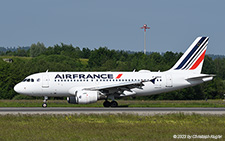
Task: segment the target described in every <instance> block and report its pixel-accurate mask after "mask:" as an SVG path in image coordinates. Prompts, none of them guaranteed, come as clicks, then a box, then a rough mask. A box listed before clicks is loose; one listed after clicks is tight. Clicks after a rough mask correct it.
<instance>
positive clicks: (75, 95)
mask: <svg viewBox="0 0 225 141" xmlns="http://www.w3.org/2000/svg"><path fill="white" fill-rule="evenodd" d="M208 41H209V38H208V37H198V38H196V39H195V41H194V42H193V43H192V44H191V46H190V47H189V48H188V49H187V51H186V52H185V53H184V54H183V56H182V57H181V58H180V59H179V60H178V62H177V63H176V64H175V65H174V66H173V67H172V68H171V69H170V70H168V71H164V72H151V71H149V70H140V71H138V72H135V71H133V72H48V71H46V72H43V73H36V74H32V75H30V76H28V77H26V78H25V79H24V80H23V81H22V82H20V83H18V84H17V85H16V86H15V87H14V90H15V91H16V92H17V93H20V94H24V95H30V96H43V97H44V102H43V104H42V106H43V107H47V103H46V102H47V99H48V97H67V101H68V103H71V104H88V103H94V102H97V100H105V101H104V103H103V105H104V107H117V106H118V103H117V102H116V101H115V98H118V97H126V96H147V95H154V94H160V93H164V92H169V91H173V90H178V89H182V88H186V87H191V86H195V85H197V84H201V83H203V82H206V81H210V80H212V79H213V76H214V75H209V74H201V70H202V65H203V61H204V57H205V52H206V49H207V45H208ZM109 99H110V100H111V102H110V101H108V100H109Z"/></svg>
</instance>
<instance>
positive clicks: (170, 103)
mask: <svg viewBox="0 0 225 141" xmlns="http://www.w3.org/2000/svg"><path fill="white" fill-rule="evenodd" d="M103 102H104V101H103V100H101V101H98V102H97V103H92V104H68V103H67V101H66V100H48V107H103V105H102V103H103ZM117 102H118V103H119V106H120V107H213V108H216V107H225V101H223V100H208V101H205V100H158V101H157V100H118V101H117ZM42 103H43V100H0V107H40V106H41V105H42Z"/></svg>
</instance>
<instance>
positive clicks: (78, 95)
mask: <svg viewBox="0 0 225 141" xmlns="http://www.w3.org/2000/svg"><path fill="white" fill-rule="evenodd" d="M101 97H102V96H101V95H100V92H99V91H76V92H75V95H74V96H70V97H67V102H68V103H70V104H88V103H94V102H97V100H98V99H101Z"/></svg>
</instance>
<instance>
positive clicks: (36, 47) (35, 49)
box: [30, 42, 46, 57]
mask: <svg viewBox="0 0 225 141" xmlns="http://www.w3.org/2000/svg"><path fill="white" fill-rule="evenodd" d="M45 50H46V48H45V45H44V44H43V43H40V42H38V43H37V44H32V45H31V46H30V56H31V57H37V56H39V55H40V54H42V53H43V52H45Z"/></svg>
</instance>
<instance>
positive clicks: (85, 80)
mask: <svg viewBox="0 0 225 141" xmlns="http://www.w3.org/2000/svg"><path fill="white" fill-rule="evenodd" d="M73 81H74V82H88V79H83V80H81V79H77V80H76V79H74V80H72V79H71V80H70V79H68V80H66V79H64V80H62V79H61V80H60V79H58V81H57V80H56V79H55V82H73ZM90 81H94V80H93V79H91V80H90ZM96 81H100V82H102V81H149V79H96ZM156 81H162V79H156Z"/></svg>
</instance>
